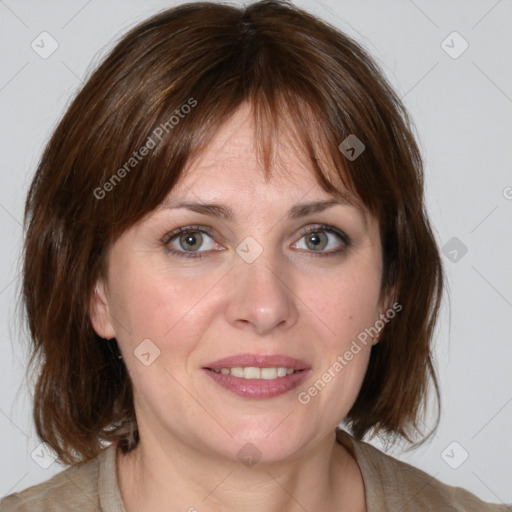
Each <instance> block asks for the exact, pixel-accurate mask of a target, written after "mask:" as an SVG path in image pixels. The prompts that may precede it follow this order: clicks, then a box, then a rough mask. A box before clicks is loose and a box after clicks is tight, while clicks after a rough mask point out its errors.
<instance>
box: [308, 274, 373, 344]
mask: <svg viewBox="0 0 512 512" xmlns="http://www.w3.org/2000/svg"><path fill="white" fill-rule="evenodd" d="M315 277H316V278H315V279H314V281H313V282H312V281H311V280H310V279H309V278H305V279H304V281H303V283H304V284H303V289H302V291H299V292H298V295H299V296H300V297H304V302H305V304H307V306H308V307H309V308H310V309H311V312H312V313H313V314H314V316H316V317H317V318H318V320H319V322H320V323H321V324H323V325H324V326H325V327H326V332H328V333H330V336H328V337H327V339H329V340H331V341H330V343H331V344H333V345H335V346H336V348H337V349H338V350H341V349H343V348H344V347H345V345H346V344H347V343H348V344H350V341H351V340H352V339H353V338H355V337H357V335H358V334H359V333H361V332H362V331H364V329H365V328H367V327H370V326H372V325H373V324H374V323H375V321H376V320H377V318H378V302H379V291H380V274H378V273H377V272H375V270H374V269H371V268H368V267H362V266H358V268H357V269H352V268H350V269H349V268H346V269H344V270H343V271H340V272H338V273H336V276H333V275H321V276H320V275H317V276H315ZM313 284H314V286H312V285H313Z"/></svg>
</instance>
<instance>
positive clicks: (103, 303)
mask: <svg viewBox="0 0 512 512" xmlns="http://www.w3.org/2000/svg"><path fill="white" fill-rule="evenodd" d="M89 318H90V320H91V324H92V327H93V329H94V330H95V332H96V334H97V335H98V336H100V337H101V338H105V339H112V338H115V336H116V334H115V331H114V328H113V326H112V321H111V318H110V314H109V307H108V300H107V296H106V293H105V285H104V283H103V280H101V279H100V280H98V281H97V282H96V284H95V285H94V288H93V289H92V292H91V296H90V300H89Z"/></svg>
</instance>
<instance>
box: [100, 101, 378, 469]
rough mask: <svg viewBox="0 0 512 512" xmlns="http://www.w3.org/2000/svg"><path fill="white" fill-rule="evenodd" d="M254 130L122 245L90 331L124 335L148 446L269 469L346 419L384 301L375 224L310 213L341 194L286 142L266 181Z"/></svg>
mask: <svg viewBox="0 0 512 512" xmlns="http://www.w3.org/2000/svg"><path fill="white" fill-rule="evenodd" d="M251 120H252V117H251V115H250V112H249V110H248V108H247V107H245V106H244V107H242V108H241V109H239V110H238V111H237V113H236V114H235V115H234V116H233V117H232V118H231V119H230V120H229V122H227V123H226V124H225V125H224V126H223V128H222V129H221V130H220V131H219V132H218V133H217V135H216V137H215V138H214V140H213V141H212V142H211V144H210V145H209V147H208V148H207V150H206V151H205V152H204V153H203V154H202V156H201V157H200V158H199V159H198V160H196V161H195V162H194V163H193V165H192V166H191V167H190V168H189V170H188V171H187V172H186V173H185V174H184V177H183V179H182V181H181V182H180V183H179V184H178V185H177V186H176V187H175V188H174V189H173V191H172V193H171V195H170V196H169V198H168V204H166V205H165V206H164V205H162V207H161V208H158V209H157V210H155V211H153V212H151V214H150V215H148V216H147V217H146V218H145V219H143V221H141V222H140V223H139V224H137V225H135V226H133V227H132V228H131V229H129V230H128V231H127V232H125V234H124V235H123V236H122V237H121V238H120V239H118V240H117V242H116V243H115V244H114V245H113V247H112V249H111V252H110V257H109V266H108V276H107V279H106V281H105V282H102V281H99V282H98V287H97V290H96V292H95V294H94V295H93V300H92V302H91V304H92V307H91V320H92V323H93V325H94V328H95V330H96V332H98V334H100V335H101V336H103V337H105V338H111V337H115V338H116V339H117V342H118V344H119V347H120V349H121V352H122V354H123V357H124V362H125V364H126V366H127V369H128V372H129V374H130V377H131V380H132V383H133V388H134V398H135V408H136V414H137V420H138V424H139V431H140V435H141V438H145V439H147V440H149V439H152V440H153V441H155V440H158V442H159V443H168V442H174V443H176V442H181V443H184V444H186V445H188V446H194V447H195V449H197V450H200V451H201V452H202V453H203V454H210V455H212V454H214V455H216V456H221V457H223V458H226V457H227V458H230V459H233V460H235V459H236V458H237V457H238V458H240V457H241V456H242V455H243V454H244V450H245V451H247V450H248V451H251V450H253V451H254V452H255V454H256V455H255V456H257V457H258V458H259V457H261V459H262V461H268V462H271V461H273V460H285V459H286V458H288V457H293V456H296V455H299V454H300V453H301V451H302V450H308V449H310V448H311V447H313V446H314V445H315V443H318V442H320V441H321V440H322V439H324V438H326V436H328V435H330V434H331V433H332V431H333V430H334V428H335V427H336V425H337V424H338V423H340V422H341V421H342V420H343V418H344V417H345V416H346V414H347V413H348V411H349V410H350V408H351V406H352V404H353V403H354V401H355V399H356V397H357V395H358V392H359V390H360V387H361V384H362V381H363V378H364V375H365V372H366V369H367V364H368V359H369V356H370V350H371V341H372V340H371V338H370V337H368V335H366V337H365V336H364V335H361V333H364V332H365V328H369V327H373V326H374V325H375V322H376V320H378V319H379V315H380V314H381V313H383V312H384V311H385V307H386V306H387V302H384V300H383V301H382V302H379V288H380V281H381V272H382V260H381V244H380V239H379V232H378V224H377V221H376V219H375V218H373V217H370V216H366V218H365V216H364V214H363V212H362V211H361V210H359V209H357V208H356V207H354V206H352V205H350V204H332V205H330V206H328V207H325V208H323V207H322V208H320V207H318V208H311V209H308V208H301V207H300V205H306V204H309V203H316V202H323V201H330V200H332V199H333V197H332V196H330V195H328V194H327V193H326V192H325V191H323V189H322V188H321V187H320V186H319V185H318V183H317V182H316V180H315V178H314V175H313V172H312V170H311V169H310V168H309V167H308V162H306V161H305V160H303V159H300V158H299V157H297V156H296V155H295V153H294V152H293V151H292V150H290V149H289V148H288V147H287V146H285V145H284V141H283V144H281V145H280V146H279V149H278V151H277V155H278V157H279V160H278V167H276V168H275V171H276V173H275V176H274V177H273V178H272V179H271V180H270V181H268V182H265V180H264V178H263V174H262V170H261V166H260V164H259V163H258V160H257V158H256V154H255V152H254V149H253V131H252V124H251ZM126 179H130V178H129V177H127V178H126ZM180 202H183V203H184V202H186V203H194V204H196V205H201V208H200V209H201V210H202V211H196V210H199V207H196V208H195V209H192V208H187V207H184V206H183V205H182V206H181V207H176V206H177V204H178V203H180ZM211 203H215V204H216V205H222V210H221V211H222V212H225V211H229V212H231V214H232V217H221V216H220V215H218V214H217V213H218V212H219V211H220V210H219V209H208V210H207V209H206V208H205V205H208V204H211ZM212 212H213V213H212ZM319 225H326V226H327V227H322V226H319ZM178 228H186V232H185V233H179V234H177V235H176V234H174V235H173V234H170V233H172V232H175V230H177V229H178ZM338 233H339V234H338ZM358 335H359V339H358ZM365 338H366V343H363V342H361V341H360V340H362V339H365ZM354 340H355V341H356V344H355V345H354ZM351 347H352V348H351ZM356 347H358V349H357V348H356ZM347 351H349V352H351V354H352V357H350V355H345V354H346V353H347ZM261 356H276V357H277V359H270V360H264V359H262V358H261ZM228 357H229V358H231V357H234V359H233V360H232V361H227V362H226V361H225V362H222V361H220V360H221V359H224V358H228ZM279 358H281V359H279ZM286 358H290V359H289V360H288V359H286ZM216 362H218V363H216ZM212 367H216V368H217V369H220V368H240V367H242V368H243V367H250V368H252V369H249V370H239V369H238V370H237V369H235V370H229V373H228V371H227V370H221V371H220V372H214V371H213V370H211V369H207V368H212ZM261 367H264V368H270V369H267V370H261V369H258V370H255V369H254V368H261ZM275 367H284V368H288V371H283V370H276V369H272V368H275ZM340 367H341V369H340ZM292 369H295V370H297V371H295V372H294V373H290V372H291V370H292ZM298 370H300V371H298ZM243 372H245V374H244V375H247V376H248V377H249V379H246V378H245V377H244V376H239V375H241V373H243ZM258 374H259V376H260V379H259V380H256V379H255V377H256V376H257V375H258ZM283 374H285V375H286V376H283ZM261 377H263V378H261ZM249 442H250V443H252V444H253V445H255V446H256V448H254V447H251V448H249V447H248V445H246V443H249ZM240 450H241V451H240ZM249 455H251V454H249Z"/></svg>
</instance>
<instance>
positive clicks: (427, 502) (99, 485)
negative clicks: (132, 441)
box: [0, 429, 512, 512]
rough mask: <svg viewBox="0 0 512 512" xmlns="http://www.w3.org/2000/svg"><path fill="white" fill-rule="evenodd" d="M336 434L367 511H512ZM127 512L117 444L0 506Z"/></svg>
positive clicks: (39, 511) (9, 510)
mask: <svg viewBox="0 0 512 512" xmlns="http://www.w3.org/2000/svg"><path fill="white" fill-rule="evenodd" d="M336 438H337V440H338V442H339V443H341V444H342V445H343V446H345V447H346V448H347V449H348V450H349V451H350V452H351V453H352V454H353V456H354V457H355V459H356V460H357V463H358V465H359V467H360V469H361V473H362V475H363V480H364V486H365V495H366V504H367V512H386V511H392V512H397V511H400V512H422V511H425V512H426V511H429V512H430V511H436V512H445V511H446V512H448V511H453V512H457V511H460V512H512V504H509V505H506V504H502V505H495V504H490V503H484V502H483V501H481V500H480V499H478V498H477V497H476V496H475V495H474V494H471V493H470V492H468V491H466V490H465V489H462V488H461V487H452V486H449V485H446V484H443V483H442V482H440V481H439V480H436V479H435V478H433V477H432V476H430V475H428V474H427V473H425V472H424V471H421V470H420V469H418V468H415V467H414V466H411V465H410V464H407V463H405V462H402V461H399V460H398V459H395V458H393V457H391V456H390V455H387V454H385V453H384V452H381V451H380V450H379V449H377V448H376V447H374V446H373V445H371V444H368V443H365V442H364V441H357V440H356V439H354V437H352V436H351V435H350V434H349V433H348V432H346V431H344V430H341V429H338V430H337V431H336ZM70 510H72V511H77V510H79V511H80V512H89V511H91V512H92V511H94V512H98V511H103V512H126V509H125V508H124V504H123V500H122V498H121V493H120V491H119V487H118V482H117V473H116V445H115V444H112V445H110V446H109V447H108V448H106V449H104V450H103V451H102V452H101V453H100V454H99V455H98V456H97V457H95V458H94V459H92V460H90V461H89V462H87V463H85V464H82V465H80V466H78V467H77V466H74V467H70V468H68V469H66V470H64V471H62V472H60V473H58V474H57V475H55V476H54V477H52V478H50V479H49V480H47V481H46V482H43V483H41V484H38V485H34V486H32V487H29V488H28V489H25V490H24V491H21V492H17V493H13V494H10V495H9V496H7V497H5V498H4V499H3V500H2V501H0V512H29V511H30V512H46V511H48V512H50V511H51V512H63V511H70Z"/></svg>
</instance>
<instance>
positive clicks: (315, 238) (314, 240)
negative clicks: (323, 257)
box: [308, 233, 326, 249]
mask: <svg viewBox="0 0 512 512" xmlns="http://www.w3.org/2000/svg"><path fill="white" fill-rule="evenodd" d="M321 234H322V233H310V235H309V238H308V244H311V245H310V246H313V247H315V248H318V247H320V246H321V247H320V248H321V249H323V248H324V247H325V242H326V241H325V240H324V241H322V237H321V236H320V235H321ZM324 236H325V235H324Z"/></svg>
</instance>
